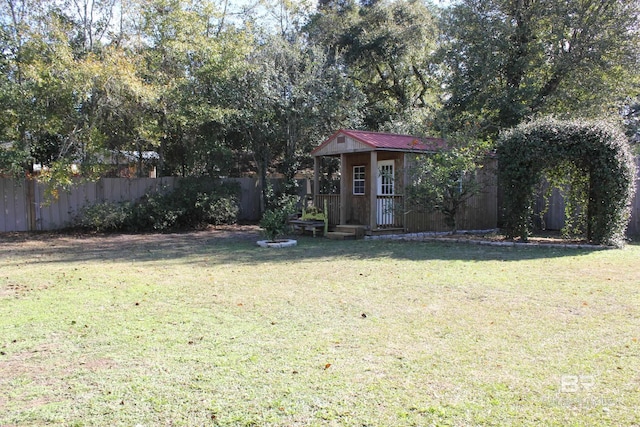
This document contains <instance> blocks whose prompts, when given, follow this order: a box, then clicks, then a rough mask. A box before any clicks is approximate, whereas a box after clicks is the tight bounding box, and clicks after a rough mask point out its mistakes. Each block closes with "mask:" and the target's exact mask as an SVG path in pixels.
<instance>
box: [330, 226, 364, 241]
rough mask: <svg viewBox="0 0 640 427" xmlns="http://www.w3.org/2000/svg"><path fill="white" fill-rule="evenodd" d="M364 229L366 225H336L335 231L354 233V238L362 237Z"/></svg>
mask: <svg viewBox="0 0 640 427" xmlns="http://www.w3.org/2000/svg"><path fill="white" fill-rule="evenodd" d="M365 230H366V227H365V226H364V225H344V224H341V225H336V231H338V232H341V233H351V234H355V236H356V239H362V238H363V237H364V233H365Z"/></svg>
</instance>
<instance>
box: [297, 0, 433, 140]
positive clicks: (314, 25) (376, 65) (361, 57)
mask: <svg viewBox="0 0 640 427" xmlns="http://www.w3.org/2000/svg"><path fill="white" fill-rule="evenodd" d="M358 3H360V4H358ZM306 31H307V32H308V33H309V38H310V40H312V42H315V43H317V44H318V45H320V46H323V47H324V48H325V49H326V51H327V52H329V53H330V55H333V56H334V60H335V61H341V62H342V68H343V69H344V70H345V72H346V73H347V75H348V76H349V78H350V79H351V80H352V81H353V82H354V83H355V85H356V87H357V88H358V89H359V90H360V91H362V93H363V94H364V95H365V97H366V103H365V105H364V106H363V111H362V113H363V114H364V125H365V127H366V128H367V129H371V130H377V129H379V128H380V126H382V125H384V123H386V122H388V121H391V120H394V119H395V118H396V117H397V116H398V115H402V114H403V113H404V112H405V111H406V110H408V109H412V108H417V109H423V108H428V107H430V106H432V105H433V104H435V103H436V99H437V98H436V94H435V93H436V92H437V88H438V84H437V82H436V81H435V79H434V77H435V73H434V72H433V69H432V68H431V66H432V63H431V62H430V55H431V53H432V51H433V50H434V49H435V44H436V38H437V32H438V31H437V26H436V20H435V18H434V13H433V12H432V10H430V9H429V7H427V5H425V4H424V2H422V1H416V0H396V1H388V2H387V1H384V2H383V1H379V2H378V1H376V2H366V3H365V2H355V1H348V2H337V3H335V4H332V3H327V4H324V5H322V6H321V7H319V8H318V11H317V13H315V14H314V15H312V16H311V18H310V20H309V24H308V25H307V27H306Z"/></svg>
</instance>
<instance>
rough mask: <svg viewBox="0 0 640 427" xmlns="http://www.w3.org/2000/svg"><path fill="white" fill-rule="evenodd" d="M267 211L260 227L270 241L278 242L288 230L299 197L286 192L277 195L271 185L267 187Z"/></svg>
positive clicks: (263, 215)
mask: <svg viewBox="0 0 640 427" xmlns="http://www.w3.org/2000/svg"><path fill="white" fill-rule="evenodd" d="M266 193H267V210H266V211H265V212H264V214H262V219H261V220H260V227H261V228H262V230H263V234H264V235H265V236H266V237H267V238H268V239H269V240H272V241H273V240H276V239H277V238H278V237H279V236H281V235H282V234H284V233H285V232H286V231H287V229H288V225H287V221H288V220H289V217H290V216H291V215H292V214H293V213H294V212H295V211H296V208H297V205H298V196H295V195H291V194H287V193H285V192H283V193H280V194H279V195H276V193H275V191H274V189H273V186H272V185H271V183H269V184H268V185H267V189H266Z"/></svg>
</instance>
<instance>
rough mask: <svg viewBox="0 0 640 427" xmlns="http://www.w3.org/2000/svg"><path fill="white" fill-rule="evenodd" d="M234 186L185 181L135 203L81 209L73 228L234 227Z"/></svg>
mask: <svg viewBox="0 0 640 427" xmlns="http://www.w3.org/2000/svg"><path fill="white" fill-rule="evenodd" d="M239 189H240V188H239V185H238V184H237V183H223V182H220V181H215V180H212V179H206V178H200V179H196V178H186V179H184V180H182V181H181V182H180V184H179V186H178V187H177V188H176V189H175V190H174V191H172V192H168V193H164V192H153V193H147V194H146V195H145V196H144V197H142V198H141V199H140V200H139V201H138V202H136V203H112V202H104V203H98V204H94V205H90V206H86V207H84V208H82V209H81V210H80V212H79V214H78V216H77V218H76V220H75V225H76V226H78V227H80V228H84V229H90V230H95V231H117V230H126V231H133V232H140V231H170V230H180V229H192V228H199V227H203V226H206V225H209V224H211V225H221V224H233V223H235V222H236V221H237V216H238V212H239V210H240V209H239V202H238V193H239Z"/></svg>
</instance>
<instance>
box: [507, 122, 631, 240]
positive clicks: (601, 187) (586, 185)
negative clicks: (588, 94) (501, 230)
mask: <svg viewBox="0 0 640 427" xmlns="http://www.w3.org/2000/svg"><path fill="white" fill-rule="evenodd" d="M498 159H499V174H498V176H499V180H500V182H501V186H502V189H503V191H504V197H503V208H504V226H505V228H506V230H507V235H508V236H509V237H512V238H513V237H516V236H519V237H521V238H522V239H523V240H525V241H526V240H527V237H528V235H529V233H530V232H531V229H532V228H533V224H532V214H533V204H534V200H535V194H536V188H537V187H538V185H539V183H540V182H541V180H542V179H543V178H545V177H546V178H547V179H548V180H549V181H550V183H551V184H552V185H563V186H565V188H567V187H569V188H571V190H570V192H569V193H566V194H568V198H567V201H568V205H567V206H568V212H567V213H568V222H567V224H568V229H567V230H565V231H566V232H573V233H575V232H577V231H581V230H583V231H584V233H585V237H586V238H587V239H588V240H589V241H590V242H593V243H596V244H606V245H615V246H620V245H622V244H623V242H624V233H625V229H626V226H627V224H628V221H629V214H630V211H629V205H630V203H631V199H632V197H633V194H634V189H635V173H636V168H635V162H634V160H633V156H632V154H631V150H630V147H629V143H628V141H627V139H626V137H625V135H624V134H623V133H622V132H621V131H620V129H618V128H617V127H616V126H613V125H611V124H609V123H605V122H594V121H558V120H555V119H551V118H545V119H539V120H536V121H534V122H532V123H528V124H523V125H520V126H518V127H516V128H514V129H512V130H510V131H509V132H506V133H505V134H503V135H502V136H501V138H500V141H499V145H498Z"/></svg>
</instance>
